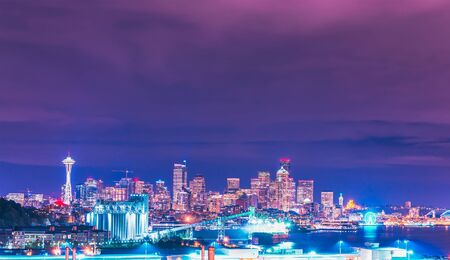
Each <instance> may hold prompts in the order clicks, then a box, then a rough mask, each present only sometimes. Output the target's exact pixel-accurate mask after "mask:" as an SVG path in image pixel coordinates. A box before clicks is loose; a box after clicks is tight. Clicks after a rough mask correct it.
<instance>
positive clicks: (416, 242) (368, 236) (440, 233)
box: [290, 226, 450, 256]
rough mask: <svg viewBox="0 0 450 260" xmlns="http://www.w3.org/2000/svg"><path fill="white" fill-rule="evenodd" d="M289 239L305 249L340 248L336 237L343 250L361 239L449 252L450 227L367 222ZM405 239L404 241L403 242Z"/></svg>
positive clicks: (416, 249) (420, 251) (425, 252)
mask: <svg viewBox="0 0 450 260" xmlns="http://www.w3.org/2000/svg"><path fill="white" fill-rule="evenodd" d="M290 240H291V241H292V242H294V243H295V246H296V247H297V248H303V249H304V251H305V252H309V251H316V252H327V253H333V252H338V251H339V241H343V242H344V243H343V244H342V252H349V251H351V247H354V246H364V243H366V242H371V243H380V246H381V247H389V246H393V247H401V248H407V249H408V250H413V251H414V254H415V255H422V256H423V255H427V256H434V255H436V256H448V255H450V229H449V228H448V227H426V228H425V227H420V228H419V227H384V226H367V227H364V228H361V229H359V230H358V231H356V232H312V233H296V234H292V235H291V236H290ZM405 241H407V242H406V243H405Z"/></svg>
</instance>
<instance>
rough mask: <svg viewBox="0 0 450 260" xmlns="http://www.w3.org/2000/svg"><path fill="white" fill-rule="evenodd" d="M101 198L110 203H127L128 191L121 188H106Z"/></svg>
mask: <svg viewBox="0 0 450 260" xmlns="http://www.w3.org/2000/svg"><path fill="white" fill-rule="evenodd" d="M101 198H102V199H103V200H109V201H125V200H127V189H126V188H119V187H105V188H104V190H103V194H102V196H101Z"/></svg>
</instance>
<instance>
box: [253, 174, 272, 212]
mask: <svg viewBox="0 0 450 260" xmlns="http://www.w3.org/2000/svg"><path fill="white" fill-rule="evenodd" d="M258 185H259V187H258V192H257V193H256V195H257V197H258V208H262V209H266V208H268V207H269V187H270V173H269V172H264V171H261V172H258Z"/></svg>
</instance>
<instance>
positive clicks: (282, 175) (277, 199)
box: [269, 166, 295, 211]
mask: <svg viewBox="0 0 450 260" xmlns="http://www.w3.org/2000/svg"><path fill="white" fill-rule="evenodd" d="M269 196H270V206H271V207H272V208H276V209H279V210H283V211H289V210H291V209H293V208H294V205H295V182H294V179H293V178H291V177H290V176H289V171H287V170H286V169H285V168H284V166H281V167H280V169H279V170H278V171H277V176H276V178H275V181H274V182H273V183H271V185H270V191H269Z"/></svg>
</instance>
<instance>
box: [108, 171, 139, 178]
mask: <svg viewBox="0 0 450 260" xmlns="http://www.w3.org/2000/svg"><path fill="white" fill-rule="evenodd" d="M112 171H113V172H122V173H125V178H127V179H128V173H133V172H134V171H130V170H128V169H125V170H112Z"/></svg>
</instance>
